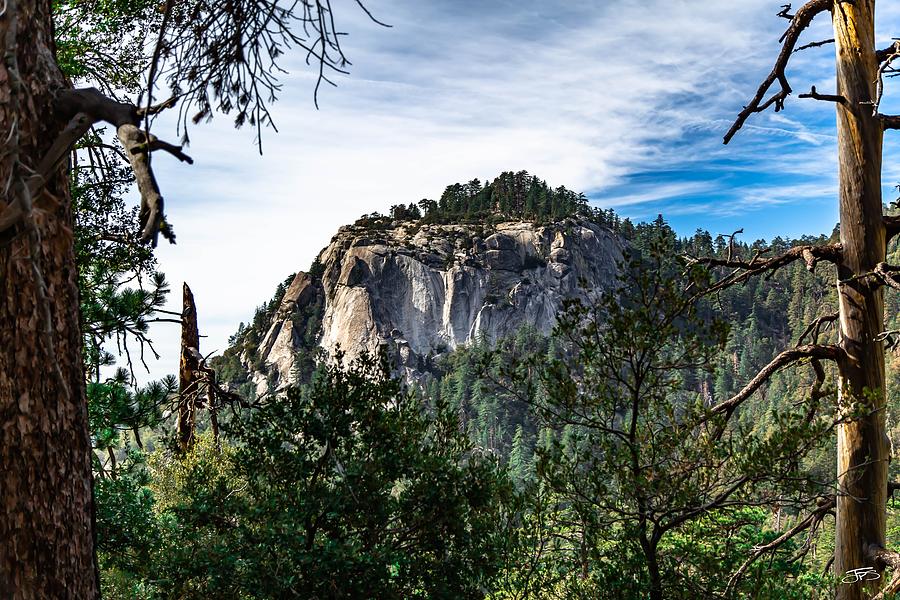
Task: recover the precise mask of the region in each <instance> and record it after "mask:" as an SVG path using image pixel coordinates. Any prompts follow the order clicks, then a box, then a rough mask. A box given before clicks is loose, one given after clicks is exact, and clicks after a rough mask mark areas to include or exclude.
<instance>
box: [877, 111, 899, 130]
mask: <svg viewBox="0 0 900 600" xmlns="http://www.w3.org/2000/svg"><path fill="white" fill-rule="evenodd" d="M875 116H876V117H878V120H879V121H881V126H882V127H883V128H884V129H900V115H883V114H881V113H876V115H875Z"/></svg>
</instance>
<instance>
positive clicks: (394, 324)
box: [252, 219, 623, 392]
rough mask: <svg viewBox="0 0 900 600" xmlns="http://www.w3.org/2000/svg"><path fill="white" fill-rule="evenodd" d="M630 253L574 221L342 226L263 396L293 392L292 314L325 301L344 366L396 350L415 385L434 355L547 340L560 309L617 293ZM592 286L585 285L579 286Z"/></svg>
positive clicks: (260, 385)
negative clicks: (525, 335)
mask: <svg viewBox="0 0 900 600" xmlns="http://www.w3.org/2000/svg"><path fill="white" fill-rule="evenodd" d="M622 251H623V245H622V242H621V241H620V240H619V239H618V238H617V237H616V235H615V234H614V233H613V232H611V231H610V230H609V229H607V228H605V227H602V226H600V225H596V224H594V223H590V222H587V221H580V220H575V219H567V220H565V221H562V222H559V223H555V224H550V225H538V224H534V223H527V222H515V223H500V224H496V225H419V224H418V223H393V224H392V226H391V227H390V228H387V229H379V230H374V229H372V228H365V227H360V226H346V227H342V228H341V229H340V230H339V231H338V233H337V235H335V237H334V238H333V239H332V241H331V243H330V244H329V245H328V247H327V248H325V249H324V250H323V251H322V253H321V254H320V255H319V262H320V263H321V275H320V276H310V275H307V274H305V273H299V274H298V275H297V276H296V277H295V278H294V280H293V282H292V283H291V284H290V286H289V287H288V289H287V291H286V292H285V294H284V298H283V300H282V303H281V306H280V307H279V309H278V312H277V314H276V317H275V319H274V321H273V322H272V324H271V326H270V328H269V330H268V332H267V333H266V335H265V337H264V338H263V340H262V343H261V344H260V347H259V352H258V356H259V358H260V359H261V360H259V361H257V365H258V366H259V365H263V370H265V371H266V372H261V370H260V369H257V372H255V373H253V374H252V377H253V381H254V382H255V383H256V385H257V390H258V391H260V392H262V391H265V389H266V388H267V387H268V386H269V385H270V384H272V383H275V384H278V385H280V384H283V383H287V382H288V381H289V380H290V378H291V373H292V369H293V356H294V352H295V350H296V349H297V344H298V339H299V338H298V334H297V331H296V329H297V328H296V324H295V323H294V322H293V321H292V319H291V315H292V314H295V313H296V312H297V311H298V309H299V308H302V307H303V306H304V305H306V304H308V303H310V302H316V301H317V302H323V304H324V309H323V311H322V315H321V329H320V332H319V337H318V342H319V345H320V346H321V348H322V349H323V350H324V351H325V352H326V353H328V354H331V355H333V354H334V353H335V352H336V351H337V350H338V349H339V348H340V349H341V350H342V351H344V352H345V356H346V359H347V360H352V359H353V358H354V357H355V356H357V355H359V354H360V353H361V352H362V351H364V350H368V351H371V352H374V351H377V350H378V349H379V348H382V347H385V346H387V347H388V348H389V349H390V351H391V352H394V356H395V358H396V360H397V363H398V366H399V367H401V368H402V369H404V370H405V371H406V373H407V375H409V376H416V375H417V374H418V373H421V372H422V371H423V370H425V369H426V368H427V364H428V361H429V360H430V359H432V358H434V357H436V356H437V355H440V354H442V353H444V352H447V351H449V350H453V349H455V348H457V347H459V346H462V345H466V344H470V343H472V342H473V341H474V340H476V339H478V338H484V339H486V340H488V341H494V340H497V339H500V338H502V337H504V336H507V335H510V334H512V333H514V332H515V331H517V330H518V329H520V328H521V327H522V326H524V325H529V326H532V327H534V328H536V329H538V330H540V331H544V332H549V331H550V330H551V329H552V327H553V325H554V324H555V321H556V314H557V312H558V311H559V310H560V308H561V306H562V303H563V300H564V299H565V298H568V297H573V296H576V297H583V296H585V295H590V294H592V293H595V292H596V291H598V290H601V289H606V288H608V287H609V286H610V285H611V283H612V281H613V280H614V278H615V274H616V268H617V263H618V261H619V260H620V259H621V257H622ZM582 284H583V285H582Z"/></svg>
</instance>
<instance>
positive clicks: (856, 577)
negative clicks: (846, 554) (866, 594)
mask: <svg viewBox="0 0 900 600" xmlns="http://www.w3.org/2000/svg"><path fill="white" fill-rule="evenodd" d="M876 579H881V574H880V573H879V572H878V571H877V570H876V569H875V567H862V568H860V569H850V570H849V571H847V572H846V573H845V574H844V578H843V579H841V583H857V582H860V581H875V580H876Z"/></svg>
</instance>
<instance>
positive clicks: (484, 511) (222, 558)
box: [108, 359, 512, 599]
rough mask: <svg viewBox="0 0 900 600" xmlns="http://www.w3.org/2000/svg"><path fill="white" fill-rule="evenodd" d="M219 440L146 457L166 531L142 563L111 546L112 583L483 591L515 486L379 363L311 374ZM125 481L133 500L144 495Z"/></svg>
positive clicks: (382, 594)
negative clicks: (122, 559) (180, 454)
mask: <svg viewBox="0 0 900 600" xmlns="http://www.w3.org/2000/svg"><path fill="white" fill-rule="evenodd" d="M228 439H229V440H230V441H229V442H228V443H226V444H224V445H223V446H222V449H221V450H217V449H216V447H215V445H214V444H213V443H212V441H211V439H209V437H208V436H201V440H200V441H199V442H198V444H197V445H196V446H195V448H194V449H193V450H192V452H190V453H189V454H188V455H187V456H186V457H184V458H183V459H179V458H176V457H174V456H169V455H167V454H165V453H163V452H162V451H157V453H156V454H154V456H153V457H152V458H151V461H150V473H151V475H152V477H151V479H150V481H149V488H150V489H151V490H153V492H154V493H153V497H154V498H155V505H154V509H153V510H154V513H155V519H156V524H155V525H153V526H152V527H150V528H149V529H148V530H149V531H159V532H160V534H159V536H160V537H159V538H158V540H159V541H158V542H157V543H156V545H155V546H154V547H152V548H149V549H146V548H145V549H141V551H146V552H149V553H150V554H151V555H152V556H151V559H150V560H149V561H147V562H146V564H145V565H144V567H143V569H135V568H133V565H132V564H130V563H129V564H124V563H121V564H120V563H119V562H118V559H117V558H116V557H115V556H112V555H111V556H110V557H109V563H108V565H109V567H108V568H109V570H110V571H111V572H115V573H117V574H118V575H119V577H118V579H116V583H115V585H116V586H118V588H117V589H118V590H119V591H122V590H126V589H127V590H137V589H143V590H145V591H146V590H150V591H151V593H149V594H148V595H146V596H145V597H178V598H210V597H213V598H249V597H254V598H284V597H294V596H298V597H304V598H314V597H318V598H366V597H369V598H398V599H400V598H481V597H484V589H485V586H486V585H487V583H488V582H489V581H490V580H491V579H492V578H493V577H494V576H495V574H496V571H497V569H498V565H499V563H500V558H499V556H500V552H501V550H502V548H503V543H502V541H503V540H502V536H501V531H500V530H499V527H498V523H499V522H500V517H501V515H502V512H503V507H504V502H505V499H507V498H509V497H511V494H512V490H511V487H510V485H509V484H508V482H507V480H506V478H505V476H504V475H503V473H502V471H501V470H500V469H499V467H498V465H497V464H496V462H495V461H494V460H493V459H492V458H490V457H489V456H488V455H485V454H484V453H481V452H478V451H476V450H474V449H473V447H472V445H471V444H470V443H469V442H468V441H467V439H466V438H465V436H464V435H462V434H461V433H460V431H459V429H458V423H457V422H456V420H455V418H453V417H452V416H451V415H449V414H448V412H447V411H446V410H444V408H443V407H435V409H434V414H433V415H432V416H428V415H427V414H425V413H424V412H423V410H422V407H421V404H420V403H419V401H418V400H417V399H416V398H414V397H413V396H411V395H409V394H408V393H406V392H405V391H403V389H402V387H401V385H400V383H399V382H398V381H396V380H393V379H391V378H390V377H389V374H388V371H387V369H386V368H385V367H384V366H383V365H378V364H376V363H375V362H374V361H371V360H368V359H364V360H363V362H361V363H359V364H357V366H355V367H354V368H352V369H350V370H348V371H345V370H342V369H338V368H336V367H331V368H327V369H324V370H322V371H319V372H318V373H317V374H316V376H315V377H314V378H313V380H312V382H311V383H310V384H309V385H308V386H306V387H305V388H304V389H299V388H298V389H294V390H292V391H290V392H289V393H288V394H287V395H286V396H284V397H280V398H278V399H274V400H272V401H271V402H268V403H266V404H264V405H263V406H262V407H261V408H259V409H257V410H254V411H251V412H249V413H247V414H243V415H241V416H240V418H237V419H235V420H233V421H232V422H231V425H230V428H229V433H228ZM121 493H122V494H123V501H125V502H129V501H130V502H131V503H132V504H134V501H133V500H132V498H133V497H138V496H140V497H142V498H144V496H141V495H140V494H139V493H136V492H134V491H133V490H131V489H125V490H124V491H122V492H121ZM137 541H140V540H137ZM147 541H149V542H153V541H154V540H147ZM151 545H153V544H151ZM124 573H130V574H131V575H130V577H128V578H126V579H123V577H122V574H124ZM110 581H111V579H110Z"/></svg>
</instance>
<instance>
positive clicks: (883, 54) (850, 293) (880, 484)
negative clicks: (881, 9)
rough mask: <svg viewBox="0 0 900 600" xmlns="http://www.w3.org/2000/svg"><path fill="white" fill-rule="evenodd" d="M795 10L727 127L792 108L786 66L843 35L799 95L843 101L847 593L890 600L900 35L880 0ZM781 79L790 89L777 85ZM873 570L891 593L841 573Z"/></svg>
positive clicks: (840, 445) (839, 560)
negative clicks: (890, 329)
mask: <svg viewBox="0 0 900 600" xmlns="http://www.w3.org/2000/svg"><path fill="white" fill-rule="evenodd" d="M789 11H790V6H789V5H788V6H786V7H785V9H784V10H783V11H782V12H781V13H779V15H780V16H782V17H785V18H787V19H789V20H790V22H791V24H790V26H789V27H788V29H787V31H786V32H785V34H784V36H782V38H781V41H782V42H783V47H782V49H781V52H780V54H779V56H778V58H777V60H776V62H775V67H774V68H773V70H772V72H771V73H770V74H769V76H768V77H767V78H766V79H765V80H764V81H763V83H762V85H761V86H760V87H759V89H758V90H757V93H756V95H755V96H754V97H753V98H752V99H751V101H750V103H749V104H747V106H745V107H744V109H743V110H742V111H741V112H740V114H739V115H738V118H737V120H736V121H735V123H734V124H733V125H732V127H731V129H730V130H729V131H728V133H727V134H726V135H725V143H728V142H729V141H730V140H731V138H732V137H733V136H734V135H735V133H736V132H737V131H738V130H739V129H740V128H741V127H742V126H743V124H744V123H745V122H746V121H747V119H748V118H749V117H750V116H751V115H753V114H755V113H758V112H762V111H764V110H766V109H767V108H769V107H772V106H774V108H775V110H776V111H778V110H782V109H784V105H785V101H786V99H787V98H788V96H789V95H790V94H791V92H792V89H791V86H790V84H789V83H788V79H787V75H786V67H787V65H788V62H789V61H790V58H791V56H793V54H794V53H795V52H796V51H797V50H800V49H808V48H815V47H820V46H823V45H824V44H828V43H832V42H833V43H834V44H835V56H836V75H837V90H836V93H835V94H820V93H818V92H817V91H816V88H815V87H813V88H812V90H811V91H810V92H809V93H807V94H801V95H800V97H801V98H809V99H813V100H817V101H825V102H832V103H834V104H835V106H836V108H837V133H838V160H839V181H840V185H839V206H840V221H841V222H840V229H841V243H840V245H839V246H838V247H836V248H834V253H833V254H832V255H830V256H828V257H827V260H829V261H830V262H833V263H834V264H835V265H836V266H837V272H838V283H837V286H838V303H839V313H838V320H839V323H840V327H839V336H840V339H839V348H838V351H837V352H835V353H834V356H833V357H832V359H833V360H834V361H835V362H836V363H837V372H838V383H839V385H838V395H839V408H840V417H841V422H840V424H839V425H838V430H837V437H838V439H837V450H838V463H837V492H838V493H837V497H836V518H835V521H836V531H835V557H834V570H835V574H836V576H837V579H838V581H839V583H838V584H837V589H836V598H837V599H838V600H858V599H862V598H869V597H871V596H872V595H873V594H877V595H875V597H876V598H881V597H883V596H884V595H885V594H888V593H896V592H897V591H898V590H900V554H897V553H896V552H891V551H889V550H887V549H885V548H884V544H885V533H886V532H885V526H886V519H887V511H886V499H887V489H888V481H887V476H888V463H889V461H890V443H889V441H888V437H887V434H886V431H885V409H886V399H885V392H886V385H885V364H884V347H883V342H882V341H881V340H882V339H883V337H884V334H885V332H884V299H883V294H882V289H883V286H885V285H890V286H892V287H894V288H897V289H900V275H898V274H900V266H897V265H888V264H886V263H885V258H886V257H885V249H886V246H887V242H888V240H889V239H890V238H891V237H892V236H895V235H897V234H898V233H900V218H898V217H884V215H883V213H882V195H881V165H882V140H883V136H884V131H885V130H886V129H900V116H896V115H895V116H889V115H882V114H880V113H879V111H878V107H879V104H880V102H881V95H882V92H883V78H884V76H885V74H886V73H889V74H896V73H897V72H898V70H897V69H896V68H895V67H893V66H892V62H893V61H894V60H896V59H900V42H895V43H894V44H893V45H892V46H891V47H889V48H886V49H883V50H876V48H875V0H808V2H807V3H806V4H804V5H803V6H801V7H800V8H799V9H798V10H797V12H796V13H795V14H793V15H791V14H788V13H789ZM829 11H830V12H831V18H832V26H833V29H834V38H833V39H832V40H825V41H821V42H813V43H810V44H806V45H804V46H801V47H800V48H798V47H797V42H798V40H799V38H800V35H801V33H803V31H805V30H806V29H807V28H808V27H809V25H810V23H811V22H812V21H813V20H814V19H815V18H816V16H817V15H820V14H822V13H825V12H829ZM776 84H777V85H778V86H779V87H780V90H779V91H776V92H772V91H770V90H771V88H772V87H773V86H775V85H776ZM767 96H768V98H767ZM821 251H822V248H815V247H810V248H804V247H799V248H795V249H793V250H792V251H790V252H788V253H786V254H785V255H784V256H782V257H779V258H775V259H767V260H757V259H754V261H750V262H749V263H745V264H741V263H739V262H738V263H735V264H733V266H735V267H737V269H738V270H739V271H741V272H742V273H741V275H733V276H729V277H726V278H725V280H723V281H722V282H720V283H719V284H716V286H714V287H718V288H721V287H724V286H728V285H733V284H734V283H736V282H739V281H745V280H746V279H747V278H749V277H751V276H753V275H755V274H757V273H760V272H764V271H767V270H770V269H775V268H779V267H780V266H781V265H782V264H784V261H785V260H794V259H795V258H796V253H797V252H799V253H801V254H802V255H803V256H807V253H809V254H808V256H809V258H806V259H805V260H806V261H807V265H808V266H809V267H810V269H812V268H814V267H815V262H816V260H817V259H818V257H819V255H821ZM816 252H818V253H819V254H816ZM779 261H780V262H779ZM731 263H734V261H731V260H729V261H724V262H723V261H718V262H716V261H706V264H711V265H716V264H722V265H726V266H728V265H730V264H731ZM829 318H830V319H833V318H834V317H829ZM813 327H814V328H815V330H816V331H818V325H817V324H816V323H813V324H811V328H813ZM811 330H812V329H808V332H809V331H811ZM804 335H806V334H804ZM795 351H796V349H795ZM819 358H824V357H819ZM817 376H818V377H819V380H820V381H822V380H823V379H824V372H821V370H820V371H818V372H817ZM727 408H729V409H731V408H732V407H731V406H730V405H729V406H728V407H727ZM871 568H875V569H877V570H878V571H882V570H883V569H885V568H890V569H892V570H893V571H894V574H893V576H892V578H891V580H890V582H889V583H887V585H885V586H884V587H883V589H882V590H881V591H880V592H878V590H877V589H874V588H877V587H879V584H883V583H884V579H883V578H882V579H879V580H878V581H876V582H874V588H873V587H871V586H873V582H872V581H863V580H862V578H860V580H859V581H853V582H851V583H840V581H841V580H842V579H845V580H848V581H849V580H851V579H853V578H854V577H853V575H852V574H851V576H850V577H849V578H847V577H845V575H846V574H847V573H848V572H851V571H855V570H857V569H871ZM869 579H871V578H869Z"/></svg>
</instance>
